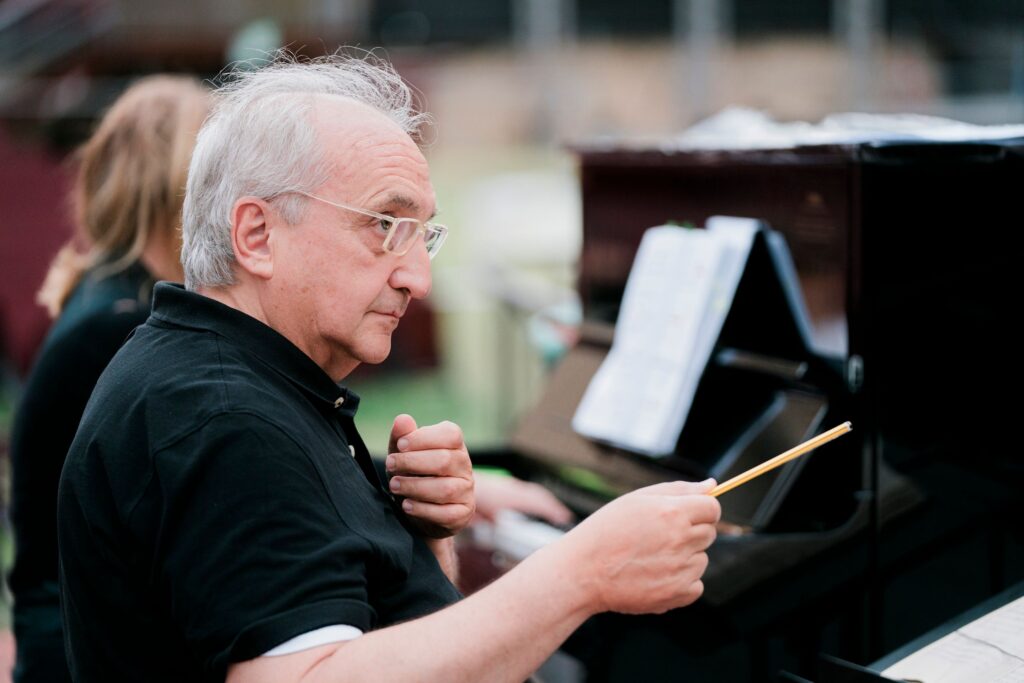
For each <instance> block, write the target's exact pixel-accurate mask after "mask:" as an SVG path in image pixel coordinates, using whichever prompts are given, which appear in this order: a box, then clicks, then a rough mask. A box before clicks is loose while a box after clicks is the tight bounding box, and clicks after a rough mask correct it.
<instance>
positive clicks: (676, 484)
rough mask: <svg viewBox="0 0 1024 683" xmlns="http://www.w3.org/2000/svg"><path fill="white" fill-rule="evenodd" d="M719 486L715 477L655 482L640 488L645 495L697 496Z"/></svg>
mask: <svg viewBox="0 0 1024 683" xmlns="http://www.w3.org/2000/svg"><path fill="white" fill-rule="evenodd" d="M715 486H717V482H716V481H715V480H714V479H705V480H704V481H666V482H664V483H662V484H654V485H652V486H645V487H644V488H642V489H638V492H640V493H642V494H644V495H657V496H696V495H701V494H705V493H707V492H708V491H710V490H711V489H713V488H715Z"/></svg>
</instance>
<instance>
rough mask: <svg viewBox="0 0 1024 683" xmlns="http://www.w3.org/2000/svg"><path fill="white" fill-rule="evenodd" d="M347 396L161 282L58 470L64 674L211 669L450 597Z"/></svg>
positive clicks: (167, 674) (208, 674)
mask: <svg viewBox="0 0 1024 683" xmlns="http://www.w3.org/2000/svg"><path fill="white" fill-rule="evenodd" d="M357 405H358V398H357V397H356V396H355V395H354V394H352V393H351V392H347V391H346V390H345V389H342V388H340V387H338V386H337V385H336V384H335V383H334V382H333V381H332V380H331V379H330V378H329V377H328V376H327V375H326V374H325V373H324V372H323V371H322V370H321V369H320V368H319V367H318V366H317V365H316V364H315V363H314V362H313V361H312V360H311V359H310V358H309V357H308V356H306V355H305V354H304V353H302V352H301V351H300V350H299V349H298V348H297V347H295V346H294V345H293V344H292V343H291V342H289V341H288V340H287V339H285V338H284V337H283V336H281V335H280V334H278V333H277V332H275V331H274V330H272V329H271V328H269V327H267V326H266V325H264V324H262V323H260V322H259V321H257V320H255V319H254V318H252V317H250V316H248V315H245V314H244V313H241V312H239V311H237V310H235V309H232V308H230V307H227V306H224V305H222V304H220V303H217V302H215V301H213V300H211V299H208V298H206V297H203V296H200V295H198V294H195V293H191V292H186V291H185V290H184V289H182V288H181V287H179V286H176V285H169V284H166V283H161V284H159V285H157V288H156V291H155V295H154V303H153V313H152V315H151V317H150V318H149V320H148V321H147V322H146V324H145V325H143V326H141V327H139V328H138V329H137V330H136V332H135V334H134V336H133V337H132V338H131V339H130V340H129V341H128V343H127V344H125V346H124V347H123V348H122V349H121V351H119V352H118V354H117V355H116V356H115V357H114V360H113V361H112V362H111V364H110V366H109V367H108V368H107V370H106V371H105V372H104V373H103V375H102V376H101V377H100V380H99V382H98V384H97V386H96V390H95V392H94V393H93V395H92V398H91V399H90V401H89V405H88V406H87V407H86V411H85V415H84V416H83V418H82V424H81V426H80V428H79V430H78V434H77V436H76V437H75V440H74V443H73V444H72V446H71V450H70V452H69V453H68V457H67V462H66V465H65V467H64V471H63V474H62V477H61V484H60V492H59V517H58V519H59V535H60V560H61V575H60V579H61V593H62V606H63V611H64V620H65V627H66V644H67V648H68V653H69V659H70V664H71V668H72V672H73V674H74V675H75V679H76V680H78V681H105V682H106V681H120V680H132V681H141V680H145V681H181V680H190V681H200V680H223V678H224V676H225V673H226V670H227V666H228V664H229V663H231V662H237V661H243V660H246V659H251V658H253V657H257V656H259V655H261V654H262V653H264V652H266V651H268V650H270V649H271V648H273V647H275V646H277V645H279V644H281V643H283V642H285V641H287V640H289V639H291V638H293V637H295V636H297V635H300V634H302V633H305V632H308V631H312V630H314V629H317V628H320V627H323V626H327V625H331V624H349V625H352V626H355V627H356V628H359V629H362V630H364V631H367V630H370V629H372V628H375V627H380V626H386V625H389V624H393V623H395V622H398V621H401V620H405V619H410V618H413V617H417V616H422V615H424V614H427V613H429V612H432V611H434V610H437V609H439V608H441V607H443V606H445V605H447V604H449V603H451V602H454V601H455V600H456V599H458V597H459V596H458V592H457V591H456V590H455V588H454V587H453V586H452V585H451V583H450V582H449V581H448V579H447V578H446V577H445V575H444V573H443V572H442V571H441V568H440V567H439V565H438V563H437V561H436V559H435V558H434V556H433V554H432V553H431V552H430V549H429V548H428V547H427V545H426V544H425V543H424V542H423V540H422V539H421V538H419V537H418V536H417V535H415V534H414V533H411V532H410V531H409V529H408V528H407V527H406V526H404V524H405V520H404V518H403V516H402V514H401V510H400V508H398V507H397V506H396V505H395V503H394V500H393V499H392V498H391V496H390V495H389V494H388V493H387V492H386V491H385V490H384V488H383V487H382V485H381V482H380V479H379V478H378V476H377V474H376V471H375V469H374V467H373V464H372V462H371V461H370V457H369V454H368V452H367V450H366V447H365V445H364V444H363V442H362V440H361V439H360V437H359V435H358V433H357V432H356V429H355V425H354V423H353V416H354V414H355V410H356V407H357Z"/></svg>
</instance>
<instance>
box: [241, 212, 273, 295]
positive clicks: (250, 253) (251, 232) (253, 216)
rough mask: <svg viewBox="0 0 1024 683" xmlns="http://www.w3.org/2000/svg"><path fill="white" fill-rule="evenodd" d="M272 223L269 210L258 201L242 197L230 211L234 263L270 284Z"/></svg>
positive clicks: (271, 272) (271, 271) (271, 270)
mask: <svg viewBox="0 0 1024 683" xmlns="http://www.w3.org/2000/svg"><path fill="white" fill-rule="evenodd" d="M271 220H272V217H271V214H270V206H269V205H268V204H267V202H266V201H264V200H262V199H260V198H258V197H242V198H241V199H239V200H238V201H237V202H235V206H234V208H233V209H232V211H231V244H232V247H233V249H234V251H235V262H236V263H237V264H238V266H239V267H240V268H241V269H242V270H244V271H245V272H247V273H249V274H250V275H253V276H255V277H258V278H260V279H263V280H269V279H270V277H271V276H272V275H273V274H274V253H273V250H272V249H271V244H270V231H271Z"/></svg>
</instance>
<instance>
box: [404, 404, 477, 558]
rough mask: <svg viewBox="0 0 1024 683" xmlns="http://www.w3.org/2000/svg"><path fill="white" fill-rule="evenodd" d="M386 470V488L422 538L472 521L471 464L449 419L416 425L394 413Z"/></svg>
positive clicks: (443, 533) (452, 532) (441, 535)
mask: <svg viewBox="0 0 1024 683" xmlns="http://www.w3.org/2000/svg"><path fill="white" fill-rule="evenodd" d="M387 469H388V474H389V475H390V476H391V480H390V487H391V492H392V493H394V494H395V495H396V496H400V497H401V498H403V499H404V500H402V509H403V510H405V513H406V514H407V515H408V516H409V518H410V519H411V520H412V521H413V523H414V524H415V525H416V527H417V528H418V529H419V530H420V533H422V534H423V535H424V536H426V537H428V538H447V537H449V536H453V535H455V534H456V533H458V532H459V531H460V530H462V529H463V528H464V527H465V526H466V525H468V524H469V522H470V520H471V519H473V513H474V511H475V509H476V500H475V497H474V494H473V464H472V463H471V462H470V460H469V452H468V451H467V450H466V444H465V441H464V440H463V437H462V430H461V429H460V428H459V426H458V425H456V424H455V423H453V422H441V423H439V424H436V425H430V426H428V427H419V428H417V427H416V421H415V420H414V419H413V418H412V417H411V416H409V415H399V416H398V417H396V418H395V422H394V425H393V426H392V427H391V439H390V441H389V443H388V459H387Z"/></svg>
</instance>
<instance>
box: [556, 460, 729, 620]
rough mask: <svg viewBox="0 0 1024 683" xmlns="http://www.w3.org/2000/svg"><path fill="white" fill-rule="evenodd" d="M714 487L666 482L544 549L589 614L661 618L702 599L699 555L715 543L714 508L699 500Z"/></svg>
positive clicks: (703, 560) (703, 564) (711, 501)
mask: <svg viewBox="0 0 1024 683" xmlns="http://www.w3.org/2000/svg"><path fill="white" fill-rule="evenodd" d="M714 485H715V482H714V481H713V480H708V481H706V482H700V483H691V482H683V481H677V482H669V483H665V484H657V485H655V486H649V487H647V488H643V489H639V490H637V491H634V492H632V493H630V494H627V495H625V496H622V497H621V498H618V499H616V500H614V501H612V502H611V503H609V504H608V505H606V506H604V507H603V508H601V509H600V510H598V511H597V512H595V513H594V514H593V515H591V516H590V517H588V518H587V519H586V520H585V521H584V522H582V523H581V524H580V525H579V526H577V527H576V528H575V529H573V530H572V531H571V532H570V533H569V534H567V535H566V537H565V538H564V539H563V542H561V543H558V544H555V545H553V546H551V550H553V551H555V552H558V553H564V556H563V558H564V559H565V560H568V562H569V564H568V571H569V572H571V574H572V575H573V576H574V577H575V578H576V580H577V581H578V586H579V588H580V589H582V590H584V591H586V595H584V596H583V600H584V602H585V603H586V604H588V605H589V608H590V609H589V610H588V611H591V612H592V613H598V612H604V611H612V612H625V613H630V614H646V613H662V612H665V611H668V610H670V609H673V608H676V607H683V606H685V605H689V604H690V603H692V602H694V601H695V600H696V599H697V598H699V597H700V596H701V593H703V592H704V584H703V583H702V582H701V576H702V575H703V574H704V570H705V569H706V568H707V565H708V556H707V554H706V553H705V552H704V551H705V550H707V548H708V547H709V546H710V545H711V543H712V542H713V541H714V540H715V524H716V523H717V522H718V519H719V517H720V516H721V513H722V509H721V506H720V505H719V503H718V500H717V499H715V498H712V497H711V496H708V495H706V494H707V492H708V491H710V490H711V489H712V488H713V487H714Z"/></svg>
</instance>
